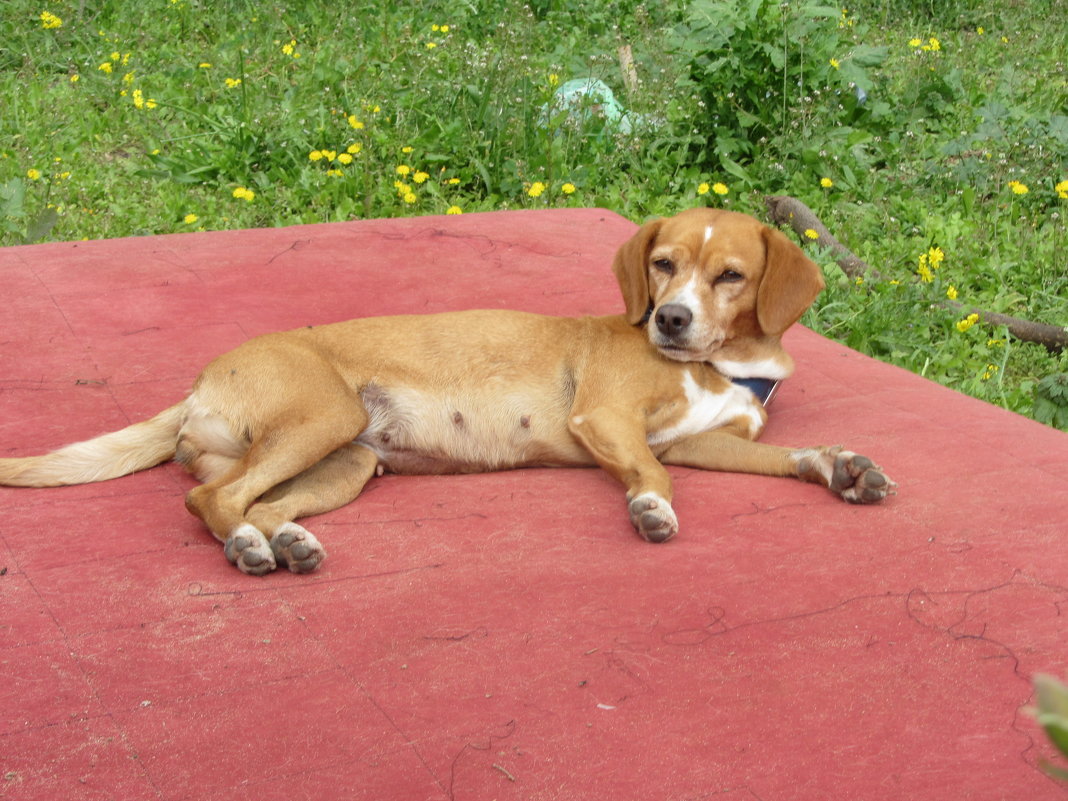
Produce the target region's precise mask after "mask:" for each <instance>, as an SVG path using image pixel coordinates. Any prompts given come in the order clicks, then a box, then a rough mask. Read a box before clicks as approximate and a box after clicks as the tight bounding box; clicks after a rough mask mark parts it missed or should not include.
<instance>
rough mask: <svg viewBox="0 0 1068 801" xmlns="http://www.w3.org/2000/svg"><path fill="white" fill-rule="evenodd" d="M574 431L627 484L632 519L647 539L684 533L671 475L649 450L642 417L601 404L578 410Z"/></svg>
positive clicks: (658, 539)
mask: <svg viewBox="0 0 1068 801" xmlns="http://www.w3.org/2000/svg"><path fill="white" fill-rule="evenodd" d="M568 429H569V430H570V431H571V435H572V436H573V437H575V439H576V440H578V442H579V443H580V444H581V445H582V446H583V447H584V448H585V449H586V450H587V451H589V452H590V454H591V455H592V456H593V458H594V460H595V461H596V462H597V464H599V465H600V466H601V467H602V468H604V470H605V471H606V472H607V473H608V474H609V475H611V476H613V477H615V478H616V479H617V480H618V481H619V482H620V483H621V484H623V486H624V487H626V489H627V509H628V512H629V513H630V522H631V523H632V524H633V525H634V528H636V529H637V530H638V533H639V534H641V535H642V537H644V538H645V539H646V540H648V541H649V542H664V541H666V540H669V539H671V538H672V537H674V536H675V534H677V533H678V530H679V521H678V518H676V517H675V511H674V510H673V509H672V508H671V495H672V491H671V477H670V476H669V475H668V473H667V470H665V469H664V466H663V465H662V464H660V462H659V461H657V459H656V457H655V456H654V455H653V452H652V451H651V450H649V444H648V443H647V442H646V434H645V428H644V427H643V426H642V425H641V421H640V420H638V419H635V417H634V415H633V414H627V413H626V412H622V411H617V410H614V409H607V408H597V409H593V410H591V411H585V412H581V413H578V414H573V415H572V416H571V418H570V419H569V420H568Z"/></svg>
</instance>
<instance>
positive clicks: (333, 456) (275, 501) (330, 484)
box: [245, 443, 378, 573]
mask: <svg viewBox="0 0 1068 801" xmlns="http://www.w3.org/2000/svg"><path fill="white" fill-rule="evenodd" d="M377 466H378V456H377V455H376V454H375V453H374V452H372V451H370V450H368V449H367V448H365V447H363V446H362V445H357V444H356V443H349V444H348V445H343V446H342V447H340V448H338V449H337V450H336V451H334V452H333V453H330V454H328V455H327V456H326V457H324V458H323V459H321V460H320V461H319V462H317V463H315V464H314V465H312V466H311V467H309V468H308V469H307V470H305V471H304V472H303V473H301V474H300V475H298V476H294V477H293V478H291V479H289V480H288V481H285V482H283V483H281V484H279V485H278V486H276V487H275V488H274V489H272V490H270V491H269V492H268V493H267V494H266V495H264V496H263V497H262V498H260V500H259V501H257V502H256V503H254V504H253V505H252V506H251V507H250V508H249V510H248V512H246V514H245V520H246V521H248V523H250V524H251V525H252V526H253V527H255V529H256V530H257V531H261V532H264V533H265V534H266V536H267V538H268V539H269V541H270V546H271V552H272V553H273V554H274V557H275V559H276V561H277V563H278V564H280V565H286V566H287V567H288V568H289V569H290V570H291V571H293V572H294V573H310V572H311V571H313V570H315V569H316V568H317V567H318V566H319V564H320V563H321V562H322V561H323V559H325V558H326V551H325V550H324V549H323V546H322V545H321V544H320V543H319V541H318V540H317V539H316V538H315V535H314V534H312V533H311V532H310V531H308V530H307V529H306V528H304V527H303V526H300V525H297V524H296V523H295V522H294V521H295V520H297V519H298V518H301V517H308V516H309V515H315V514H321V513H323V512H329V511H331V510H333V509H337V508H338V507H340V506H344V505H345V504H347V503H349V502H350V501H352V500H354V499H355V498H356V496H358V495H359V494H360V492H361V491H362V490H363V487H364V485H365V484H366V483H367V481H368V480H369V479H370V478H371V477H372V476H373V475H374V473H375V468H377Z"/></svg>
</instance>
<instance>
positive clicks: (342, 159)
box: [337, 153, 352, 164]
mask: <svg viewBox="0 0 1068 801" xmlns="http://www.w3.org/2000/svg"><path fill="white" fill-rule="evenodd" d="M337 160H338V163H339V164H352V154H351V153H342V154H340V155H339V156H338V157H337Z"/></svg>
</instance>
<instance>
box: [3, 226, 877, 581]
mask: <svg viewBox="0 0 1068 801" xmlns="http://www.w3.org/2000/svg"><path fill="white" fill-rule="evenodd" d="M613 271H614V273H615V277H616V279H617V281H618V283H619V286H620V289H621V291H622V294H623V300H624V304H625V307H626V312H625V314H623V315H616V316H608V317H581V318H564V317H548V316H541V315H535V314H530V313H526V312H520V311H461V312H447V313H442V314H433V315H412V316H397V317H377V318H363V319H356V320H350V321H348V322H341V323H334V324H331V325H323V326H308V327H307V328H301V329H298V330H294V331H288V332H284V333H272V334H266V335H264V336H260V337H256V338H254V339H251V340H249V341H247V342H245V343H244V344H242V345H240V346H239V347H237V348H236V349H234V350H233V351H230V352H229V353H226V354H224V355H222V356H220V357H218V358H217V359H215V360H214V361H212V362H211V363H210V364H209V365H208V366H207V368H206V369H205V370H204V372H203V373H202V374H201V375H200V377H199V378H198V379H197V380H196V382H195V384H194V386H193V389H192V391H191V393H190V394H189V395H188V396H187V397H186V398H185V400H183V401H181V402H180V403H178V404H176V405H174V406H172V407H170V408H169V409H166V410H164V411H163V412H160V413H159V414H158V415H156V416H155V417H153V418H151V419H150V420H147V421H144V422H139V423H136V424H134V425H131V426H129V427H127V428H124V429H122V430H121V431H117V432H114V433H111V434H105V435H103V436H100V437H97V438H95V439H91V440H88V441H86V442H81V443H76V444H73V445H68V446H66V447H64V448H60V449H59V450H57V451H54V452H52V453H50V454H46V455H42V456H30V457H23V458H4V459H0V484H4V485H10V486H27V487H46V486H58V485H66V484H82V483H88V482H93V481H102V480H106V479H111V478H116V477H118V476H122V475H127V474H129V473H132V472H134V471H137V470H142V469H145V468H149V467H153V466H155V465H158V464H160V463H162V462H165V461H168V460H171V459H174V460H176V461H178V462H180V463H181V464H182V465H184V466H185V467H186V469H188V470H189V472H191V473H192V474H193V475H194V476H195V477H196V478H197V479H198V480H199V481H200V482H202V483H201V484H199V485H198V486H197V487H195V488H194V489H193V490H191V491H190V492H189V493H188V495H187V496H186V507H187V508H188V510H189V511H190V512H192V513H193V514H194V515H196V516H197V517H198V518H200V519H201V520H202V521H203V523H204V525H205V526H206V527H207V528H208V530H209V531H211V533H212V534H213V535H214V536H215V537H216V538H217V539H219V540H220V541H221V542H222V543H223V544H224V549H223V550H224V553H225V555H226V557H227V559H229V561H230V562H231V563H233V564H235V565H236V566H237V567H238V568H239V569H240V570H242V571H243V572H245V573H249V574H253V575H263V574H266V573H269V572H270V571H272V570H274V569H275V568H276V567H277V566H278V565H285V566H288V568H289V569H290V570H291V571H293V572H295V573H306V572H310V571H313V570H315V569H316V568H317V567H318V566H319V565H320V564H321V563H322V561H323V559H324V558H325V557H326V551H325V549H324V548H323V546H322V544H321V543H320V542H319V541H318V540H317V539H316V537H315V536H314V535H313V534H312V533H311V532H310V531H308V530H307V529H305V528H304V527H303V526H301V525H299V524H298V523H297V522H296V520H298V519H300V518H302V517H306V516H309V515H315V514H320V513H323V512H327V511H330V510H333V509H336V508H338V507H340V506H343V505H344V504H347V503H349V502H350V501H352V500H354V499H355V498H356V497H357V496H358V495H359V494H360V491H361V490H362V489H363V487H364V485H365V484H366V483H367V481H368V480H370V479H371V478H372V477H373V476H375V475H376V474H377V475H381V474H382V473H383V472H385V471H390V472H393V473H401V474H428V473H429V474H434V473H465V472H482V471H490V470H503V469H509V468H518V467H525V466H553V467H565V466H593V465H599V466H600V467H601V468H603V469H604V470H606V471H607V472H608V473H609V474H610V475H611V476H613V477H614V478H615V479H617V480H618V481H619V482H620V483H621V484H622V485H623V487H624V488H625V490H626V502H627V511H628V514H629V517H630V521H631V523H632V524H633V526H634V528H635V529H636V530H637V531H638V533H639V534H640V535H641V536H642V537H644V538H645V539H646V540H648V541H650V542H664V541H666V540H668V539H671V537H673V536H674V535H675V534H676V533H677V532H678V527H679V525H678V519H677V518H676V515H675V512H674V511H673V509H672V506H671V500H672V485H671V479H670V476H669V475H668V472H667V470H666V469H665V467H664V465H685V466H689V467H694V468H701V469H705V470H721V471H735V472H744V473H757V474H763V475H769V476H792V477H796V478H800V479H803V480H805V481H811V482H815V483H818V484H822V485H823V486H824V487H828V488H829V489H830V490H831V491H833V492H835V493H837V494H838V495H840V496H841V497H842V498H844V499H845V500H847V501H850V502H854V503H874V502H877V501H880V500H882V499H884V498H885V497H887V495H890V494H893V493H894V492H895V489H896V484H895V483H894V482H893V481H891V480H890V479H889V477H887V475H886V474H885V473H883V471H882V469H881V468H880V467H878V466H877V465H876V464H874V463H873V462H872V461H871V460H870V459H868V458H866V457H864V456H861V455H859V454H856V453H853V452H852V451H848V450H844V449H842V448H841V447H840V446H838V447H811V448H794V449H791V448H784V447H776V446H772V445H765V444H762V443H758V442H756V439H757V437H758V436H759V435H760V433H761V431H762V430H763V428H764V425H765V423H766V421H767V414H766V412H765V409H764V405H763V404H762V403H761V400H760V399H759V398H758V397H757V395H756V394H755V393H754V392H753V390H752V389H751V388H750V387H749V386H747V385H745V384H744V383H736V382H735V381H732V379H753V378H759V379H766V380H769V381H772V382H776V381H779V380H781V379H784V378H786V377H787V376H788V375H790V373H791V372H792V371H793V361H792V360H791V358H790V356H789V355H788V354H787V353H786V351H785V350H784V349H783V347H782V345H781V341H780V340H781V337H782V334H783V332H785V331H786V329H787V328H789V327H790V326H791V325H793V324H794V323H795V322H796V321H797V320H798V319H799V318H800V317H801V315H802V313H803V312H804V311H805V309H807V308H808V307H809V305H811V303H812V302H813V300H815V298H816V296H817V295H818V294H819V292H820V291H821V290H822V289H823V286H824V283H823V278H822V275H821V272H820V269H819V267H818V266H817V265H816V264H814V263H813V262H812V261H811V260H809V259H808V258H807V257H806V256H805V255H804V253H803V252H802V250H801V248H800V247H798V246H797V245H796V244H794V243H793V242H791V241H790V240H789V239H787V238H786V236H784V235H783V234H782V233H781V232H779V231H777V230H774V229H772V228H769V227H767V226H765V225H763V224H761V223H760V222H759V221H757V220H756V219H754V218H753V217H749V216H747V215H744V214H739V213H735V212H730V211H725V210H714V209H707V208H698V209H691V210H689V211H685V212H682V213H681V214H678V215H676V216H674V217H669V218H664V219H657V220H654V221H652V222H648V223H646V224H645V225H642V226H641V227H640V229H639V230H638V231H637V233H635V234H634V236H633V237H631V238H630V239H629V240H628V241H627V242H625V243H624V244H623V245H622V246H621V247H620V249H619V251H618V252H617V254H616V256H615V260H614V263H613Z"/></svg>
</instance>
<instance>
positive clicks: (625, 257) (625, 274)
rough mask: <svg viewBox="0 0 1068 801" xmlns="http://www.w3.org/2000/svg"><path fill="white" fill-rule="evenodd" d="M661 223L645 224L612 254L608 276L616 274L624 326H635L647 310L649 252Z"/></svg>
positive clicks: (655, 221) (659, 221) (658, 221)
mask: <svg viewBox="0 0 1068 801" xmlns="http://www.w3.org/2000/svg"><path fill="white" fill-rule="evenodd" d="M663 223H664V221H663V220H653V221H652V222H647V223H646V224H645V225H643V226H642V227H641V228H639V229H638V232H637V233H636V234H634V236H632V237H631V238H630V239H628V240H627V241H626V242H624V243H623V246H622V247H621V248H620V249H619V250H618V251H617V252H616V260H615V261H614V262H613V263H612V272H614V273H615V274H616V281H618V282H619V289H620V290H621V291H622V292H623V302H624V303H625V304H626V305H627V322H628V323H630V324H631V325H636V324H637V323H638V322H640V321H641V319H642V317H644V316H645V312H646V310H647V309H648V308H649V251H650V250H652V249H653V243H654V242H655V241H656V235H657V234H658V233H659V232H660V226H661V225H663Z"/></svg>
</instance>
